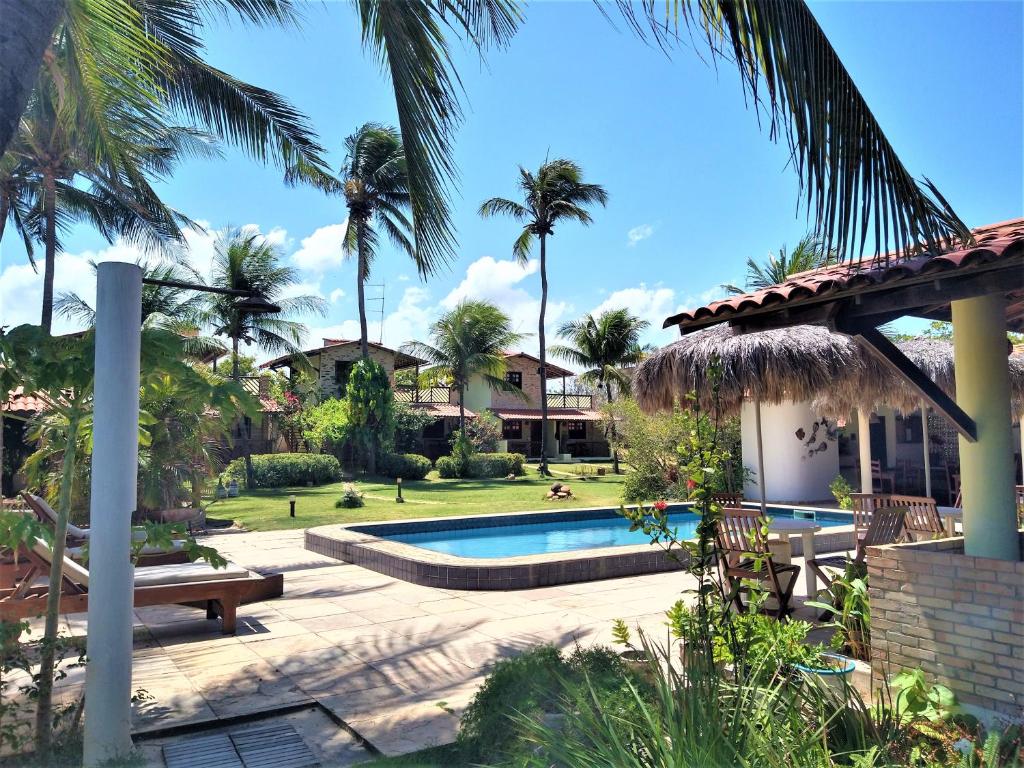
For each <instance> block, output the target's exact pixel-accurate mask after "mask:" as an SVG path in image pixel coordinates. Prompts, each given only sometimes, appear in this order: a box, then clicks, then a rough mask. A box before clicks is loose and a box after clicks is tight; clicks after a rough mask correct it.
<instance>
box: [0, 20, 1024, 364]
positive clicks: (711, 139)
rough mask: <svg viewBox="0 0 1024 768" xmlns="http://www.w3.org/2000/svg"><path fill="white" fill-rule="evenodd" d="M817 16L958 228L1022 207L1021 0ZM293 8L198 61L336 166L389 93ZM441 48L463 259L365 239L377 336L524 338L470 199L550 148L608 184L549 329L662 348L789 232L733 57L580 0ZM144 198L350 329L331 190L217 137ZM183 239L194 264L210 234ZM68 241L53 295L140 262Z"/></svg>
mask: <svg viewBox="0 0 1024 768" xmlns="http://www.w3.org/2000/svg"><path fill="white" fill-rule="evenodd" d="M812 8H813V10H814V13H815V15H816V16H817V18H818V20H819V22H820V23H821V25H822V26H823V28H824V29H825V31H826V33H827V34H828V36H829V38H830V40H831V41H832V43H833V45H834V46H835V47H836V49H837V50H838V51H839V54H840V56H841V57H842V59H843V61H844V62H845V64H846V66H847V68H848V69H849V70H850V72H851V73H852V74H853V77H854V79H855V81H856V82H857V84H858V85H859V87H860V88H861V90H862V92H863V93H864V94H865V97H866V98H867V101H868V103H869V104H870V105H871V107H872V109H873V111H874V113H875V115H876V116H877V118H878V119H879V120H880V122H881V124H882V126H883V128H884V129H885V131H886V132H887V134H888V136H889V138H890V140H891V141H892V142H893V143H894V145H895V147H896V149H897V151H898V152H899V154H900V156H901V157H902V159H903V161H904V163H905V164H906V165H907V167H908V168H909V170H910V171H911V173H913V174H914V175H916V176H920V175H927V176H929V177H930V178H932V179H933V180H934V181H935V182H936V183H937V184H938V186H939V188H940V189H941V190H942V191H943V193H944V194H945V195H946V196H947V197H948V198H949V200H950V201H951V202H952V203H953V205H954V207H955V208H956V209H957V211H958V212H959V213H960V215H961V216H962V218H963V219H964V220H965V221H966V222H967V223H968V224H970V225H979V224H985V223H990V222H995V221H1001V220H1004V219H1008V218H1013V217H1016V216H1020V215H1021V214H1022V212H1024V190H1022V178H1024V174H1022V169H1024V153H1022V136H1024V117H1022V112H1024V103H1022V98H1024V96H1022V94H1024V77H1022V72H1024V54H1022V34H1021V31H1022V28H1024V15H1022V8H1024V5H1022V4H1021V3H1018V2H990V3H985V2H902V3H900V2H827V3H813V4H812ZM304 15H305V21H304V23H303V24H302V26H301V29H298V30H280V29H266V30H253V29H250V28H247V27H243V26H242V25H240V24H238V23H230V24H228V23H219V24H217V25H216V26H215V27H213V28H211V31H210V33H209V34H208V36H207V41H208V47H209V52H210V58H211V60H212V61H213V63H215V64H216V65H218V66H220V67H222V68H224V69H226V70H228V71H229V72H231V73H232V74H235V75H237V76H239V77H242V78H244V79H246V80H248V81H250V82H253V83H256V84H258V85H261V86H264V87H268V88H271V89H274V90H276V91H278V92H280V93H283V94H285V95H286V96H287V97H288V98H289V99H290V100H291V101H292V102H293V103H294V104H295V105H296V106H297V107H298V108H299V109H301V110H302V111H304V112H305V113H306V114H307V115H308V116H309V118H310V120H311V122H312V124H313V125H314V126H315V128H316V129H317V131H318V133H319V134H320V136H321V139H322V142H323V143H324V145H325V146H327V147H328V148H330V149H331V161H332V163H333V164H334V165H335V166H337V165H338V164H339V163H340V162H341V160H342V155H343V150H342V147H343V141H344V137H345V136H346V135H347V134H349V133H351V132H352V131H353V130H354V129H355V128H356V127H357V126H358V125H360V124H361V123H363V122H366V121H370V120H373V121H383V122H393V121H394V119H395V113H394V106H393V101H392V94H391V91H390V86H389V84H388V83H387V81H386V80H385V79H384V77H383V76H382V75H381V73H380V71H379V69H378V67H377V65H376V64H375V63H374V62H373V61H372V60H370V58H369V57H367V56H366V55H365V54H364V53H363V51H362V49H361V46H360V41H359V35H358V29H357V25H356V22H355V17H354V14H353V11H352V9H351V7H350V6H349V5H348V4H347V3H342V2H327V3H325V4H315V5H309V6H306V7H305V11H304ZM453 47H454V48H455V57H456V60H457V62H458V67H459V71H460V73H461V75H462V78H463V82H464V85H465V89H466V100H465V101H466V119H465V122H464V124H463V126H462V128H461V130H460V132H459V135H458V139H457V144H456V159H457V162H458V165H459V168H460V169H461V180H460V185H459V188H458V190H456V191H455V193H454V199H453V206H454V212H455V222H456V225H457V227H458V230H459V246H458V258H457V260H456V261H454V262H453V263H452V264H451V265H450V268H449V269H448V270H446V271H443V272H441V273H440V274H437V275H435V276H433V277H431V278H430V279H429V280H428V281H427V282H426V283H424V282H421V281H420V280H419V279H418V277H417V275H416V273H415V270H414V269H413V267H412V264H411V262H410V261H409V260H408V258H406V257H404V256H401V255H400V254H399V253H397V252H396V251H394V250H393V249H391V248H390V247H389V246H385V247H383V248H382V250H381V254H380V257H379V260H378V262H377V264H376V266H375V270H374V274H373V278H372V280H371V282H373V283H381V282H383V283H384V284H385V285H386V289H385V301H384V315H385V323H384V341H385V343H388V344H392V345H397V344H400V343H402V342H404V341H406V340H408V339H410V338H413V337H418V338H424V337H425V336H426V335H427V326H428V325H429V323H430V322H431V321H432V320H433V318H434V317H436V315H437V314H438V312H440V311H442V310H443V309H444V308H446V307H449V306H451V305H452V304H453V303H455V302H456V301H457V300H458V299H459V298H461V297H462V296H465V295H471V296H474V297H478V298H489V299H492V300H494V301H496V302H497V303H498V304H499V305H501V306H502V307H503V308H505V309H506V311H508V312H509V314H510V315H511V316H512V318H513V321H514V322H515V323H516V325H517V327H518V328H519V330H521V331H522V332H535V331H536V319H535V318H536V313H537V306H538V298H539V293H540V284H539V283H540V281H539V275H538V274H537V272H536V265H535V264H534V265H531V266H530V267H528V268H527V269H525V270H524V269H522V268H520V267H518V266H516V265H515V264H514V262H513V261H512V256H511V245H512V241H513V239H514V238H515V235H516V232H517V229H516V225H515V223H514V222H512V221H508V220H500V219H495V220H482V219H480V218H479V217H478V216H477V214H476V210H477V208H478V206H479V204H480V202H481V201H482V200H483V199H485V198H487V197H490V196H493V195H503V196H509V195H514V194H515V192H516V190H515V186H514V184H515V178H516V167H517V165H518V164H524V165H526V166H530V167H535V166H537V165H538V164H539V163H540V162H542V161H543V160H544V158H545V157H546V156H548V155H550V156H552V157H556V156H565V157H570V158H572V159H574V160H576V161H577V162H579V163H580V164H581V165H582V166H583V167H584V169H585V171H586V175H587V177H588V179H589V180H591V181H593V182H597V183H600V184H603V185H604V186H605V187H606V189H607V190H608V192H609V195H610V200H609V204H608V207H607V208H606V209H604V210H597V211H595V212H594V219H595V221H594V224H593V225H592V226H591V227H589V228H584V227H582V226H579V225H573V224H566V225H564V226H562V227H560V228H559V229H558V230H557V232H556V235H555V237H554V238H553V240H552V241H551V242H550V247H549V264H550V266H549V279H550V284H551V292H550V304H549V318H550V320H551V326H552V327H555V326H557V325H558V324H559V323H561V322H563V321H565V320H568V319H572V318H574V317H577V316H579V315H581V314H582V313H584V312H589V311H593V310H595V309H599V308H607V307H610V306H628V307H629V308H630V309H632V310H633V311H634V312H635V313H636V314H638V315H640V316H642V317H645V318H647V319H649V320H650V321H651V323H652V331H651V332H650V334H649V341H652V342H654V343H665V342H667V341H670V340H671V339H672V338H673V337H674V335H673V334H672V333H671V332H668V331H661V330H660V325H661V320H662V319H663V318H664V317H665V316H666V315H668V314H671V313H672V312H674V311H676V310H677V309H679V308H681V307H684V306H694V305H697V304H700V303H704V302H706V301H707V300H710V299H713V298H717V297H718V296H719V295H720V293H721V292H720V291H719V290H718V285H719V284H720V283H723V282H742V280H743V275H744V262H745V260H746V258H747V257H748V256H755V257H758V258H763V257H764V256H765V255H766V254H767V253H768V252H769V251H770V250H776V249H778V248H779V247H780V246H781V245H782V244H783V243H789V244H792V243H795V242H796V241H797V240H798V239H799V238H800V236H801V235H802V234H803V232H804V231H805V228H806V223H805V220H804V218H803V215H802V214H800V213H798V212H797V209H796V201H797V179H796V176H795V174H794V173H793V172H792V171H791V170H790V169H789V168H787V160H788V157H787V153H786V152H785V150H784V148H783V147H780V146H776V145H773V144H772V143H771V142H770V141H769V140H768V138H767V136H766V135H765V134H764V133H763V132H762V131H761V130H760V129H759V127H758V123H757V120H756V119H755V116H754V114H753V113H752V112H751V111H749V110H748V109H747V108H746V107H745V105H744V100H743V96H742V93H741V90H740V87H739V83H738V80H737V76H736V74H735V72H734V71H733V70H732V69H730V68H729V65H727V64H722V65H721V66H720V67H719V68H718V69H717V70H716V69H715V67H714V66H711V65H709V64H708V63H706V62H705V61H702V60H701V58H700V57H698V56H697V55H695V53H694V51H693V50H689V49H682V50H679V51H676V52H675V53H674V55H673V56H672V58H671V59H669V58H667V57H666V56H665V55H664V54H663V53H661V52H660V51H658V50H656V49H652V48H650V47H645V46H644V45H643V44H642V43H640V42H639V41H637V40H636V39H635V38H634V37H633V36H632V35H631V34H630V33H629V32H627V31H626V29H625V27H624V25H622V24H620V25H619V29H615V28H614V27H612V26H611V25H610V24H609V23H608V21H607V20H605V19H604V18H603V17H602V15H601V14H600V13H599V12H598V11H597V10H596V9H595V7H594V6H593V5H592V4H591V3H589V2H564V3H563V2H559V3H554V2H541V3H535V4H533V5H531V6H530V7H529V8H528V10H527V19H526V22H525V24H524V25H523V27H522V30H521V32H520V34H519V35H518V36H517V37H516V39H515V40H513V42H512V44H511V45H510V47H509V48H508V49H507V50H498V51H493V52H491V53H490V55H489V56H488V58H487V62H486V64H481V62H480V60H479V58H478V57H477V56H476V54H475V53H473V52H472V51H470V50H468V49H467V48H465V47H464V46H463V45H462V44H461V43H459V42H457V41H456V42H454V43H453ZM697 50H698V51H701V52H703V50H702V48H701V47H700V46H699V45H698V46H697ZM160 189H161V192H162V193H163V194H164V195H165V199H166V200H167V201H168V202H169V203H170V204H172V205H174V206H176V207H177V208H179V209H181V210H182V211H183V212H185V213H187V214H188V215H189V216H191V217H192V218H194V219H197V220H201V221H203V222H205V223H207V224H208V225H209V227H210V228H211V229H212V230H216V229H220V228H222V227H225V226H227V225H254V226H256V227H258V228H259V229H260V230H261V231H262V232H264V233H268V234H269V235H270V236H271V237H272V238H273V239H274V240H275V242H277V243H279V244H280V246H281V248H282V252H283V254H284V255H285V258H286V259H287V260H289V261H290V262H291V263H293V264H294V265H295V266H297V267H298V268H300V270H301V272H302V279H303V285H302V286H301V288H300V290H302V291H306V292H316V293H319V294H321V295H323V296H324V297H325V298H326V299H327V300H328V301H329V302H330V311H329V314H328V316H327V317H325V318H310V319H308V324H309V326H310V337H309V339H308V341H309V342H310V344H313V343H317V342H318V341H319V338H320V337H321V336H323V335H330V336H348V337H351V336H353V335H355V334H356V333H357V332H358V331H357V324H356V318H357V314H356V308H355V303H354V300H353V299H354V295H355V271H354V268H353V266H352V264H350V263H347V262H342V261H341V259H340V250H339V246H338V233H339V230H340V225H341V224H342V222H343V221H344V219H345V212H344V207H343V205H342V204H341V201H340V200H338V199H336V198H335V199H331V198H326V197H324V196H322V195H320V194H319V193H316V192H314V191H312V190H307V189H291V188H287V187H285V186H284V184H283V183H282V182H281V175H280V172H279V171H278V170H277V169H275V168H273V167H263V166H260V165H258V164H256V163H255V162H252V161H250V160H248V159H247V158H245V157H243V156H242V155H240V154H239V153H238V152H236V151H233V150H230V149H228V150H226V153H225V158H224V159H223V160H213V161H202V162H200V161H194V162H190V163H189V164H187V165H186V166H184V167H183V168H181V169H180V170H179V172H177V173H176V174H175V176H174V178H173V179H172V180H170V181H168V182H167V183H165V184H162V185H161V186H160ZM189 242H190V243H191V245H192V247H193V253H192V255H191V257H190V258H191V259H192V260H193V261H194V262H195V263H196V264H197V265H198V266H199V267H200V268H203V266H204V265H205V264H208V261H209V254H210V236H209V235H208V234H203V233H196V234H194V235H192V236H190V237H189ZM65 245H66V250H67V253H66V254H65V255H64V256H62V257H61V261H60V262H59V264H58V279H57V290H58V291H60V290H67V289H69V288H73V289H75V290H78V291H79V292H81V293H82V294H83V295H84V296H86V297H87V298H89V297H90V296H91V294H92V291H93V287H92V285H91V282H92V278H91V274H90V272H89V269H88V266H87V262H88V260H89V259H90V258H99V259H111V258H113V259H125V260H132V259H134V258H135V255H136V254H135V252H134V250H133V249H132V248H131V247H130V246H127V245H125V244H115V245H114V246H113V247H111V246H108V245H107V244H106V243H104V241H103V240H102V239H101V238H100V237H98V236H97V235H96V234H95V233H94V232H92V231H90V230H88V229H86V228H84V227H82V228H77V229H76V230H75V231H74V232H73V233H71V234H70V235H69V236H67V237H66V238H65ZM41 283H42V278H41V275H35V274H33V273H32V272H31V270H30V269H29V268H28V266H27V264H26V260H25V255H24V252H23V250H22V249H21V247H20V246H19V245H18V244H17V243H15V242H14V239H13V238H12V237H7V238H5V240H4V242H3V243H2V244H0V324H11V323H20V322H38V310H39V301H40V298H39V297H40V296H41ZM375 290H376V289H370V290H369V292H370V293H371V294H373V293H374V292H375ZM371 309H373V306H372V305H371ZM377 313H378V314H377V317H378V318H379V305H378V309H377ZM70 327H71V326H68V325H67V324H66V323H63V322H61V323H58V324H57V326H56V328H57V329H58V330H64V329H68V328H70ZM378 334H379V330H378V328H376V327H374V328H372V329H371V336H372V337H373V338H376V337H377V335H378ZM524 346H525V347H526V348H535V342H534V341H528V342H527V343H526V344H525V345H524Z"/></svg>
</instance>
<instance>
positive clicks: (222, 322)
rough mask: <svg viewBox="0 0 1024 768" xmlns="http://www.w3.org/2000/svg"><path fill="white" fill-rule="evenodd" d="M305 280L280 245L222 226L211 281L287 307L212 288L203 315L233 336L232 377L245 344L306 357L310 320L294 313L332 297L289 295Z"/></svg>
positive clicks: (310, 310)
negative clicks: (241, 304) (242, 302)
mask: <svg viewBox="0 0 1024 768" xmlns="http://www.w3.org/2000/svg"><path fill="white" fill-rule="evenodd" d="M298 281H299V274H298V272H297V271H296V270H294V269H292V268H291V267H287V266H283V265H282V264H281V254H280V253H279V251H278V249H277V248H276V247H275V246H274V245H272V244H271V243H269V242H267V240H266V238H264V237H263V236H262V235H258V234H254V233H251V232H246V231H243V230H240V229H233V230H226V231H224V232H221V233H220V235H219V236H218V238H217V242H216V244H215V254H214V258H213V274H212V279H211V284H212V285H213V286H215V287H217V288H230V289H233V290H244V291H249V292H251V293H252V294H256V295H260V296H265V297H266V298H267V299H269V300H270V301H271V302H273V303H274V304H276V305H277V306H279V307H280V308H281V312H280V313H279V314H274V315H269V314H263V313H256V312H250V311H247V310H244V309H239V308H238V307H237V306H236V303H235V298H234V297H233V296H227V295H222V294H210V295H209V297H208V298H207V300H206V301H207V307H206V310H205V311H204V312H203V313H202V315H201V317H202V319H203V320H204V321H205V322H206V324H208V325H209V326H211V327H212V329H213V332H214V334H215V335H217V336H224V337H227V338H229V339H231V378H232V379H234V380H235V382H239V383H240V382H241V373H240V371H239V367H238V355H239V346H240V345H241V344H242V342H245V343H247V344H253V345H255V346H257V347H258V348H259V349H261V350H263V351H264V352H269V353H271V354H275V353H276V354H281V353H291V354H293V355H295V359H296V360H299V361H305V360H306V357H305V355H303V354H302V351H301V350H300V349H299V344H301V343H302V337H303V336H304V335H305V333H306V326H305V325H303V324H302V323H301V322H299V321H298V320H295V319H294V315H299V314H318V315H323V314H325V313H326V311H327V302H325V301H324V300H323V299H322V298H321V297H319V296H309V295H306V296H287V295H286V292H287V290H288V289H289V288H290V287H291V286H292V285H294V284H295V283H297V282H298ZM242 450H243V452H244V454H245V465H246V467H245V469H246V479H247V480H248V482H249V486H250V487H251V486H252V458H251V456H250V454H249V429H248V427H245V428H243V429H242Z"/></svg>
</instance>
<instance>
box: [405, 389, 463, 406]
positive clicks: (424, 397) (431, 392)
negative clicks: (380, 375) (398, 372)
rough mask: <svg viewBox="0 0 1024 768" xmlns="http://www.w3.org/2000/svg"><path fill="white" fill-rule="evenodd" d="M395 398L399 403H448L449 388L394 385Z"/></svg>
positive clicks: (449, 400) (449, 397)
mask: <svg viewBox="0 0 1024 768" xmlns="http://www.w3.org/2000/svg"><path fill="white" fill-rule="evenodd" d="M395 400H396V401H397V402H399V403H424V404H426V405H448V403H449V402H451V390H450V389H449V388H448V387H395Z"/></svg>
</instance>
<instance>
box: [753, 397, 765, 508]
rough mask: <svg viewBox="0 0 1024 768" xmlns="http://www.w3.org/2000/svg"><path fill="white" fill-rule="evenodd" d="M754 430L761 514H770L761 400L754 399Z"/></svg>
mask: <svg viewBox="0 0 1024 768" xmlns="http://www.w3.org/2000/svg"><path fill="white" fill-rule="evenodd" d="M754 429H755V430H756V434H757V486H758V488H759V489H760V491H761V514H762V515H765V514H767V513H768V509H767V506H768V496H767V495H766V493H767V492H766V491H765V476H764V440H763V439H762V437H761V398H759V397H755V398H754Z"/></svg>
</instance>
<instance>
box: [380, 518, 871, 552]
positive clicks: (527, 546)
mask: <svg viewBox="0 0 1024 768" xmlns="http://www.w3.org/2000/svg"><path fill="white" fill-rule="evenodd" d="M768 516H769V517H786V518H795V517H800V518H811V519H813V520H815V521H817V522H818V524H819V525H821V526H822V528H826V527H832V526H839V525H849V524H850V523H851V522H852V518H851V517H850V515H849V514H848V513H843V512H827V511H824V510H815V509H809V508H808V509H803V508H794V507H781V506H769V507H768ZM478 520H479V521H480V522H482V523H484V522H487V518H478ZM699 520H700V515H698V514H696V513H694V512H690V511H689V510H688V507H687V506H686V505H674V506H673V507H672V508H671V509H670V514H669V521H670V522H671V524H672V525H673V526H675V528H676V531H677V538H679V539H690V538H693V537H694V536H696V530H697V523H698V521H699ZM439 522H440V521H433V522H432V523H431V525H430V526H429V527H428V526H424V527H423V528H422V529H421V530H415V529H414V530H405V531H392V530H388V529H387V528H384V527H383V526H366V527H365V528H363V530H367V529H372V532H373V533H374V534H375V535H377V536H381V537H382V538H385V539H389V540H391V541H399V542H402V543H404V544H411V545H413V546H416V547H423V548H424V549H430V550H433V551H434V552H443V553H445V554H448V555H455V556H456V557H482V558H498V557H519V556H521V555H539V554H550V553H555V552H573V551H575V550H579V549H602V548H604V547H625V546H631V545H637V544H648V543H650V540H651V539H650V536H648V535H647V534H645V533H644V532H643V531H642V530H636V531H631V530H630V526H631V523H630V521H629V520H627V519H626V518H624V517H622V516H621V515H620V514H619V513H618V510H616V509H602V510H593V511H592V512H591V513H590V514H589V515H587V516H583V517H578V518H576V519H557V518H556V519H548V520H544V519H541V520H537V519H533V520H526V521H519V520H517V521H515V523H513V524H505V525H492V526H479V527H465V524H464V523H463V524H462V525H456V524H454V523H453V525H451V526H448V527H445V526H444V525H443V522H441V523H440V524H439ZM459 522H463V521H459ZM495 522H497V521H495ZM382 528H383V530H381V529H382ZM368 532H369V531H368Z"/></svg>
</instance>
